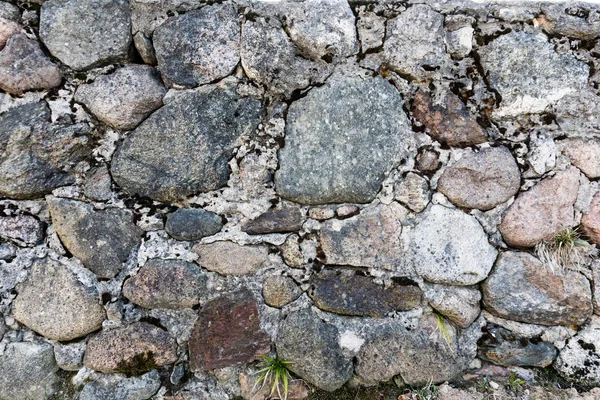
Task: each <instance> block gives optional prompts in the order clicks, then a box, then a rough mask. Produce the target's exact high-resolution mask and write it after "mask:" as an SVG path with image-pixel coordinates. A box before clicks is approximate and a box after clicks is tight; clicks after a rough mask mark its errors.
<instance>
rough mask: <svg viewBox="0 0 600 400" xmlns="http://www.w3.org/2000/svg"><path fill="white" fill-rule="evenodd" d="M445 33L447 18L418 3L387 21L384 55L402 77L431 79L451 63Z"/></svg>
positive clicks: (390, 66)
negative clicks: (437, 71) (444, 38)
mask: <svg viewBox="0 0 600 400" xmlns="http://www.w3.org/2000/svg"><path fill="white" fill-rule="evenodd" d="M443 36H444V17H443V16H442V15H441V14H438V13H437V12H435V11H433V10H432V9H431V8H430V7H429V6H428V5H425V4H416V5H414V6H413V7H410V8H408V9H407V10H406V11H404V12H402V13H401V14H400V15H399V16H397V17H396V18H393V19H391V20H389V21H388V23H387V29H386V36H385V41H384V45H383V58H384V60H385V62H386V63H387V64H388V66H389V68H390V69H391V70H393V71H395V72H398V73H399V74H400V75H401V76H408V77H409V79H414V80H425V79H428V78H430V77H431V76H432V75H433V71H435V70H437V69H440V68H442V69H443V68H445V67H447V66H448V65H449V64H450V57H449V56H448V54H446V49H445V46H444V41H443V40H441V38H442V37H443Z"/></svg>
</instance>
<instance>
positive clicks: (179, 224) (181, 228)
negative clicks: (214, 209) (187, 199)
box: [165, 208, 223, 241]
mask: <svg viewBox="0 0 600 400" xmlns="http://www.w3.org/2000/svg"><path fill="white" fill-rule="evenodd" d="M222 227H223V221H222V219H221V217H219V216H218V215H217V214H215V213H211V212H210V211H205V210H203V209H201V208H180V209H179V210H177V211H175V212H174V213H173V214H171V215H169V216H168V217H167V223H166V224H165V230H166V231H167V233H168V234H169V235H170V236H171V237H173V238H175V239H177V240H188V241H194V240H200V239H202V238H203V237H206V236H212V235H214V234H215V233H218V232H219V231H220V230H221V228H222Z"/></svg>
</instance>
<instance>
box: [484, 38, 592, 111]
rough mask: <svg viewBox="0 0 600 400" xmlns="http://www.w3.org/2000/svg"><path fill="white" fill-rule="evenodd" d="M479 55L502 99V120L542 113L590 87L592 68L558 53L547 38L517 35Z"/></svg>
mask: <svg viewBox="0 0 600 400" xmlns="http://www.w3.org/2000/svg"><path fill="white" fill-rule="evenodd" d="M479 54H480V57H481V64H482V66H483V68H484V69H485V71H486V73H487V77H488V78H487V79H488V81H489V83H490V85H491V86H492V87H493V88H494V89H496V90H497V91H498V92H499V94H500V95H501V96H502V102H501V103H500V108H499V109H497V110H496V111H495V112H494V115H495V116H496V117H499V118H502V117H511V116H517V115H520V114H528V113H541V112H543V111H544V110H545V109H546V107H548V106H549V105H552V104H554V103H556V101H557V100H559V99H561V98H562V97H564V96H565V95H567V94H570V93H575V92H578V91H580V90H582V89H584V88H585V87H587V79H588V76H589V67H588V66H587V65H586V64H585V63H583V62H581V61H578V60H577V59H576V58H575V57H574V56H572V55H570V54H568V53H564V54H558V53H556V52H555V51H554V45H553V44H551V43H549V42H548V41H547V40H545V39H544V38H543V36H536V35H530V34H527V33H524V32H514V31H513V32H511V33H508V34H506V35H501V36H500V37H498V38H497V39H495V40H493V41H492V42H491V43H490V44H489V45H487V46H485V47H484V48H483V49H481V50H480V51H479ZM515 76H518V77H519V79H518V80H515V79H514V77H515Z"/></svg>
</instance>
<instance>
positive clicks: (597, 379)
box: [554, 316, 600, 385]
mask: <svg viewBox="0 0 600 400" xmlns="http://www.w3.org/2000/svg"><path fill="white" fill-rule="evenodd" d="M599 344H600V317H597V316H593V317H592V318H591V320H590V321H589V323H588V324H587V325H586V326H585V327H584V328H583V329H582V330H581V331H579V332H578V333H577V335H575V336H573V337H572V338H571V339H569V341H568V342H567V345H566V346H565V347H564V348H563V349H562V350H561V351H560V353H559V354H558V357H557V358H556V361H555V362H554V368H555V369H556V371H558V373H559V374H561V375H562V376H564V377H565V378H567V379H572V380H577V381H580V382H581V381H583V382H589V383H591V384H594V385H599V384H600V345H599Z"/></svg>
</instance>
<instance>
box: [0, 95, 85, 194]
mask: <svg viewBox="0 0 600 400" xmlns="http://www.w3.org/2000/svg"><path fill="white" fill-rule="evenodd" d="M49 120H50V109H49V108H48V106H47V104H46V103H45V102H38V103H29V104H24V105H22V106H18V107H14V108H12V109H10V110H8V111H6V112H5V113H3V114H0V194H1V195H3V196H6V197H10V198H16V199H31V198H35V197H39V196H41V195H43V194H45V193H48V192H50V191H52V190H53V189H55V188H57V187H59V186H63V185H68V184H70V183H73V182H74V179H73V176H72V169H73V167H74V166H75V165H76V164H77V163H78V162H79V161H81V160H83V159H84V158H86V157H87V156H89V155H90V153H91V149H90V146H89V140H88V138H87V137H86V136H85V134H86V133H88V132H89V127H88V126H87V125H84V124H76V125H62V124H50V122H49Z"/></svg>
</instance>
